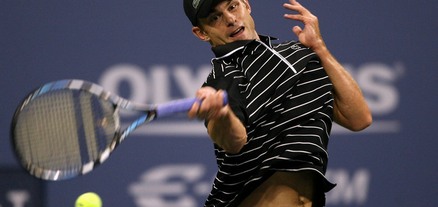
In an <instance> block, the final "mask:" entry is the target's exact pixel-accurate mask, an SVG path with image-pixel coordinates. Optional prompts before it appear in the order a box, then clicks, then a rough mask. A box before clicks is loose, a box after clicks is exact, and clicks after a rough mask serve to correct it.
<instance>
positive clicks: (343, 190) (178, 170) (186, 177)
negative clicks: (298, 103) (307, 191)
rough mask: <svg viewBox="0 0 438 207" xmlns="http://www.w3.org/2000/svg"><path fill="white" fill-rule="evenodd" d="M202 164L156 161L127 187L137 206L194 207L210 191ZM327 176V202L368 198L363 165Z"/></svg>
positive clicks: (332, 171) (349, 202)
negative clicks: (331, 186)
mask: <svg viewBox="0 0 438 207" xmlns="http://www.w3.org/2000/svg"><path fill="white" fill-rule="evenodd" d="M205 169H206V168H205V166H204V165H203V164H169V165H159V166H156V167H154V168H151V169H149V170H147V171H145V172H144V173H143V174H142V175H141V177H140V180H139V181H137V182H135V183H132V184H131V185H130V186H129V187H128V193H129V194H130V195H131V196H132V197H133V198H134V200H135V203H136V205H137V206H138V207H196V206H202V203H198V202H203V200H201V201H199V199H198V198H202V199H205V198H206V196H207V195H208V194H209V193H210V189H211V183H212V182H211V181H206V180H205V178H209V177H213V176H212V175H211V176H210V175H207V173H206V170H205ZM327 178H328V179H329V180H331V181H333V182H335V183H337V186H336V188H335V189H334V190H332V191H331V192H329V193H328V194H327V204H329V205H338V204H345V205H362V204H365V203H366V201H367V198H368V189H369V185H370V180H371V174H370V172H369V171H368V170H366V169H359V170H357V171H354V172H350V171H348V170H347V169H329V170H328V171H327Z"/></svg>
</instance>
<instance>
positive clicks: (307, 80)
mask: <svg viewBox="0 0 438 207" xmlns="http://www.w3.org/2000/svg"><path fill="white" fill-rule="evenodd" d="M260 37H261V39H262V40H261V41H258V40H251V41H237V42H233V43H230V44H226V45H223V46H218V47H215V48H213V51H214V53H215V55H216V58H214V59H213V60H212V65H213V69H212V71H211V73H210V75H209V77H208V78H207V80H206V82H205V83H204V85H203V86H211V87H213V88H216V89H223V90H226V91H227V92H228V95H229V104H230V106H231V108H232V110H233V112H234V113H235V114H236V115H237V116H238V117H239V119H240V120H241V121H242V123H243V124H244V125H245V126H246V130H247V135H248V141H247V143H246V144H245V146H244V147H243V149H242V150H241V151H240V152H239V153H238V154H228V153H226V152H225V151H224V150H223V149H221V148H220V147H219V146H217V145H215V154H216V158H217V159H216V160H217V165H218V168H219V170H218V173H217V175H216V178H215V181H214V184H213V189H212V191H211V193H210V195H209V197H208V199H207V201H206V203H205V206H216V207H219V206H236V205H237V204H238V203H239V202H241V200H242V199H243V198H244V197H246V196H247V195H248V194H249V193H250V192H251V191H252V190H254V189H255V188H256V187H257V186H258V185H260V184H261V182H263V181H264V180H266V179H267V178H268V177H269V176H270V175H272V173H273V172H275V171H302V170H310V171H314V172H317V173H318V174H320V175H321V178H322V179H321V180H322V181H323V182H322V186H324V187H322V188H323V189H322V190H323V191H324V192H326V191H328V190H330V189H331V188H333V185H332V184H331V183H329V182H328V181H327V180H326V179H325V178H324V173H325V171H326V168H327V160H328V153H327V144H328V139H329V135H330V130H331V126H332V113H333V95H332V83H331V82H330V79H329V77H328V76H327V74H326V72H325V70H324V68H323V67H322V66H321V63H320V61H319V58H318V57H317V56H316V54H315V53H314V52H313V51H312V50H310V49H309V48H307V47H305V46H303V45H302V44H300V43H299V42H294V41H290V42H286V43H282V44H276V45H272V43H271V39H272V38H270V37H263V36H260Z"/></svg>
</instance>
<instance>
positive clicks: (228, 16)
mask: <svg viewBox="0 0 438 207" xmlns="http://www.w3.org/2000/svg"><path fill="white" fill-rule="evenodd" d="M223 17H224V21H225V23H226V24H227V26H234V24H235V23H236V16H235V15H234V14H232V13H230V12H225V13H224V14H223Z"/></svg>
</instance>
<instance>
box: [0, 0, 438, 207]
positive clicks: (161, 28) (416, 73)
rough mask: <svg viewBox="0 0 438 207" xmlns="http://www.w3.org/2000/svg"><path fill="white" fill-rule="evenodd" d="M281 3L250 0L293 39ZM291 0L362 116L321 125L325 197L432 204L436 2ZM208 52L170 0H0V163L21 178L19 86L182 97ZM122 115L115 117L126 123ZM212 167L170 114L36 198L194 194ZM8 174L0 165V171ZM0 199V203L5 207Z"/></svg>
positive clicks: (260, 18)
mask: <svg viewBox="0 0 438 207" xmlns="http://www.w3.org/2000/svg"><path fill="white" fill-rule="evenodd" d="M284 2H286V1H250V4H251V6H252V15H253V17H254V19H255V22H256V26H257V31H258V32H259V33H260V34H266V35H272V36H275V37H278V38H279V39H280V41H286V40H290V39H296V37H295V35H294V34H293V32H292V31H291V29H292V27H293V26H294V25H296V24H299V23H296V22H292V21H288V20H285V19H284V18H283V14H284V13H286V12H287V11H286V10H285V9H284V8H283V7H282V4H283V3H284ZM301 3H302V4H303V5H305V6H306V7H307V8H308V9H309V10H311V11H312V12H313V13H314V14H315V15H317V16H318V18H319V22H320V27H321V31H322V34H323V36H324V39H325V41H326V43H327V45H328V47H329V48H330V50H331V52H332V53H333V54H334V55H335V56H336V57H337V58H338V60H339V61H340V62H341V63H342V64H343V65H344V66H345V68H346V69H347V70H348V71H349V72H350V73H351V74H352V75H353V77H354V78H355V80H356V81H357V82H358V83H359V85H360V87H361V89H362V91H363V93H364V95H365V97H366V99H367V102H368V104H369V106H370V108H371V110H372V113H373V119H374V122H373V124H372V125H371V126H370V127H369V128H367V129H366V130H364V131H361V132H354V133H353V132H349V131H347V130H345V129H343V128H341V127H340V126H337V125H335V127H334V129H333V133H332V136H331V141H330V145H329V153H330V163H329V169H328V172H327V177H328V179H329V180H331V181H332V182H334V183H337V187H336V188H335V189H334V190H333V191H331V192H330V193H329V194H328V195H327V206H329V207H342V206H349V207H355V206H365V207H375V206H434V204H433V203H434V202H433V201H434V200H435V197H436V195H437V194H438V188H437V187H436V186H438V178H437V177H436V173H437V172H438V165H436V161H433V160H435V158H436V157H437V155H438V154H437V151H436V146H438V139H437V134H438V127H437V124H436V123H435V118H436V117H438V110H436V106H437V104H438V93H437V89H436V88H435V87H434V86H435V85H436V82H437V81H438V68H437V67H438V56H437V54H438V50H437V46H438V45H437V41H436V37H437V36H438V21H437V19H438V14H437V12H436V11H437V10H438V2H436V1H424V0H419V1H407V0H398V1H395V0H387V1H374V2H370V1H364V0H358V1H343V0H332V1H307V0H302V1H301ZM212 57H213V53H212V52H211V50H210V46H209V45H208V43H205V42H202V41H200V40H198V39H197V38H196V37H194V36H193V34H192V33H191V24H190V23H189V21H188V20H187V18H186V17H185V15H184V12H183V8H182V1H181V2H179V1H161V0H147V1H145V0H125V1H116V0H106V1H97V0H88V1H83V0H79V1H67V0H56V1H55V0H44V1H22V0H13V1H12V0H0V84H1V87H0V92H1V99H0V106H1V107H0V117H1V119H0V137H1V138H0V169H1V168H4V169H10V168H14V169H17V170H18V171H19V172H20V176H21V178H20V179H22V181H26V182H27V180H28V179H26V178H25V177H26V175H27V174H25V175H22V174H21V173H24V172H23V170H22V169H21V167H20V165H19V163H18V161H17V159H16V158H15V155H14V153H13V151H12V147H11V142H10V138H9V136H10V135H9V130H10V129H9V128H10V122H11V118H12V116H13V113H14V110H15V108H16V107H17V105H18V103H19V102H20V101H21V100H22V98H24V96H25V95H27V93H28V92H30V91H31V90H32V89H34V88H36V87H38V86H40V85H42V84H44V83H46V82H49V81H54V80H59V79H73V78H74V79H84V80H88V81H92V82H96V83H98V84H100V85H102V86H103V87H104V88H105V89H106V90H109V91H112V92H114V93H116V94H119V95H121V96H123V97H125V98H126V99H129V100H132V101H135V102H140V103H161V102H165V101H169V100H173V99H177V98H183V97H193V96H194V94H195V91H196V89H198V88H199V87H200V86H201V84H202V82H203V81H204V80H205V78H206V77H207V74H208V73H209V70H210V69H211V66H210V59H211V58H212ZM135 116H136V114H130V113H124V114H123V117H122V118H123V120H124V123H125V124H127V123H128V122H129V121H130V120H132V119H133V118H134V117H135ZM216 170H217V166H216V161H215V158H214V152H213V146H212V142H211V141H210V139H209V138H208V136H207V133H206V129H205V128H204V125H203V123H202V122H200V121H198V120H189V119H187V118H186V117H185V116H184V115H182V116H179V117H175V118H169V119H164V120H160V121H157V122H156V123H152V124H151V125H148V126H143V127H141V128H139V129H138V130H137V131H135V133H134V134H133V135H132V136H130V137H128V138H127V139H126V140H125V141H124V142H123V143H122V144H121V145H120V146H119V147H118V148H117V149H116V150H115V152H114V153H113V154H112V155H111V157H110V158H109V159H108V160H107V161H105V163H104V164H102V165H101V166H99V167H98V168H96V170H94V171H92V172H91V173H89V174H87V175H84V176H81V177H78V178H75V179H72V180H66V181H59V182H58V181H57V182H45V181H42V182H44V185H45V189H44V190H43V191H42V194H41V202H43V204H42V205H41V206H45V207H56V206H74V201H75V199H76V198H77V197H78V196H79V195H80V194H82V193H85V192H88V191H94V192H96V193H98V194H99V195H100V196H101V197H102V200H103V204H104V205H103V206H104V207H110V206H132V207H195V206H202V204H203V202H204V200H205V198H206V197H207V195H208V193H209V192H210V189H211V183H212V180H213V178H214V175H215V172H216ZM27 176H28V177H30V175H27ZM30 180H34V178H32V179H30ZM8 181H9V175H8V176H7V175H4V174H1V177H0V182H1V183H5V182H8ZM28 182H29V183H28V184H29V185H30V186H32V185H34V183H33V181H28ZM12 184H13V182H12V183H11V184H5V186H9V185H12ZM2 189H3V186H2ZM2 192H4V191H2ZM2 196H4V195H2ZM1 199H2V200H0V205H1V206H8V205H9V206H18V205H11V204H4V203H5V202H6V201H7V200H5V199H8V198H5V197H3V198H1ZM8 202H9V201H8ZM24 206H30V205H24ZM32 206H39V205H32Z"/></svg>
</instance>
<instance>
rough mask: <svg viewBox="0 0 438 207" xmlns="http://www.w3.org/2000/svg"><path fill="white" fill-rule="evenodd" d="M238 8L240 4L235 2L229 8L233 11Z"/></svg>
mask: <svg viewBox="0 0 438 207" xmlns="http://www.w3.org/2000/svg"><path fill="white" fill-rule="evenodd" d="M237 6H238V3H237V2H234V3H232V4H230V6H229V7H228V10H229V11H233V10H235V9H236V8H237Z"/></svg>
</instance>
